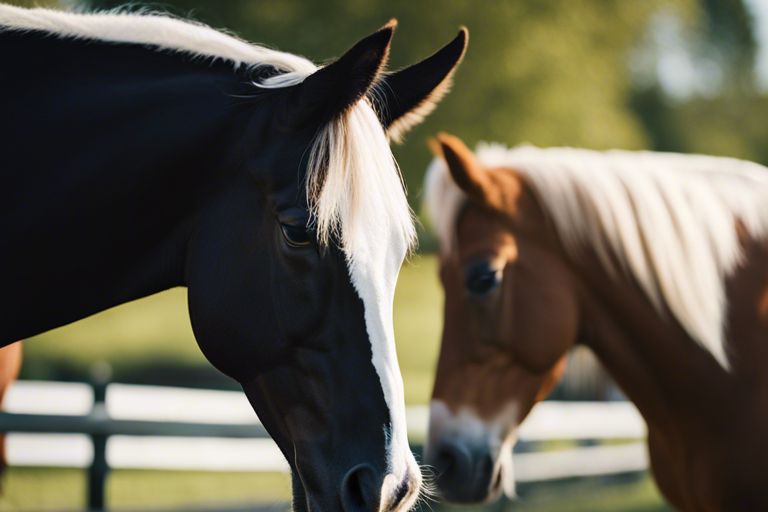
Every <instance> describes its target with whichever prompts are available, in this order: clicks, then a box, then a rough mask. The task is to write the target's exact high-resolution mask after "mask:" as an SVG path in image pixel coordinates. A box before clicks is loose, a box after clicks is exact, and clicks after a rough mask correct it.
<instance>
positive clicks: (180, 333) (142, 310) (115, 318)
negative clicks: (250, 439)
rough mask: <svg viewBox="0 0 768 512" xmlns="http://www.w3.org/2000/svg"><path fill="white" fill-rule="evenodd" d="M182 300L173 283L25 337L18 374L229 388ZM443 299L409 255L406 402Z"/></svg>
mask: <svg viewBox="0 0 768 512" xmlns="http://www.w3.org/2000/svg"><path fill="white" fill-rule="evenodd" d="M186 300H187V299H186V289H182V288H176V289H173V290H169V291H167V292H164V293H160V294H157V295H154V296H152V297H148V298H146V299H142V300H139V301H135V302H132V303H130V304H125V305H123V306H120V307H117V308H114V309H111V310H109V311H106V312H104V313H101V314H98V315H95V316H92V317H90V318H87V319H85V320H82V321H80V322H76V323H73V324H70V325H68V326H65V327H62V328H59V329H56V330H53V331H49V332H47V333H45V334H41V335H40V336H36V337H34V338H31V339H29V340H27V341H26V342H25V344H24V345H25V351H26V353H25V361H24V369H23V372H22V377H23V378H37V379H40V378H43V379H67V380H81V379H83V378H85V377H86V376H87V373H88V367H89V365H90V364H91V363H93V362H94V361H96V360H105V361H109V362H110V363H111V364H112V366H113V368H114V370H115V379H116V380H119V381H127V382H142V383H157V384H174V383H175V384H178V383H181V384H195V383H202V385H203V386H218V385H223V386H226V385H227V384H229V385H234V384H233V383H231V382H229V381H228V380H227V379H226V378H225V377H223V376H221V375H220V374H218V372H216V370H214V369H213V368H212V367H211V366H210V365H209V364H208V362H207V361H206V360H205V358H204V357H203V355H202V353H201V352H200V350H199V348H198V347H197V343H196V342H195V340H194V337H193V335H192V328H191V327H190V324H189V316H188V314H187V303H186ZM441 304H442V299H441V295H440V289H439V283H438V281H437V269H436V261H435V258H434V257H431V256H414V258H413V259H412V260H411V261H410V262H409V263H408V264H407V265H406V266H405V267H404V268H403V271H402V273H401V278H400V280H399V283H398V289H397V297H396V300H395V332H396V337H397V344H398V353H399V356H400V364H401V367H402V370H403V377H404V379H405V389H406V400H407V401H408V402H409V403H424V402H426V401H427V400H428V397H429V393H430V389H431V378H432V373H433V371H434V365H435V362H436V354H437V347H438V343H439V336H440V322H441V316H442V313H441ZM176 376H178V377H176Z"/></svg>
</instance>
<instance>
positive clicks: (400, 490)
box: [389, 475, 411, 510]
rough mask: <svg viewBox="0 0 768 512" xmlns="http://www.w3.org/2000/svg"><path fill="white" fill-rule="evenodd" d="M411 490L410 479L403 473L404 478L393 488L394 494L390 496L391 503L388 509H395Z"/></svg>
mask: <svg viewBox="0 0 768 512" xmlns="http://www.w3.org/2000/svg"><path fill="white" fill-rule="evenodd" d="M410 490H411V479H410V477H409V476H408V475H405V478H403V480H402V481H401V482H400V484H399V485H398V486H397V488H396V489H395V495H394V496H393V497H392V503H390V505H389V509H390V510H395V509H396V508H397V507H398V505H400V503H402V501H403V500H404V499H405V497H406V496H408V494H409V493H410Z"/></svg>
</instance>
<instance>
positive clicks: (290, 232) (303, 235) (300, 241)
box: [280, 224, 312, 247]
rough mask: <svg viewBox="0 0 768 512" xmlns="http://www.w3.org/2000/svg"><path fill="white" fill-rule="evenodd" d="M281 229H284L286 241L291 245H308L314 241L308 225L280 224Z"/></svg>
mask: <svg viewBox="0 0 768 512" xmlns="http://www.w3.org/2000/svg"><path fill="white" fill-rule="evenodd" d="M280 229H282V231H283V237H284V238H285V241H286V243H287V244H288V245H290V246H291V247H306V246H308V245H309V244H310V243H311V242H312V239H311V238H310V234H309V232H308V231H307V228H306V226H301V225H297V224H280Z"/></svg>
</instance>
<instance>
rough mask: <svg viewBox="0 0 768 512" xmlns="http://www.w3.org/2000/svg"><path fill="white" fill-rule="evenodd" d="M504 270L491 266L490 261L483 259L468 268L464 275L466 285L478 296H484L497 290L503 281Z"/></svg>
mask: <svg viewBox="0 0 768 512" xmlns="http://www.w3.org/2000/svg"><path fill="white" fill-rule="evenodd" d="M501 276H502V272H501V270H500V269H497V268H494V267H493V266H491V264H490V262H487V261H482V262H480V263H476V264H474V265H472V266H471V267H469V269H467V272H466V274H465V276H464V287H465V288H466V289H467V291H468V292H469V293H470V295H474V296H476V297H482V296H484V295H487V294H489V293H490V292H491V291H493V290H495V289H496V287H497V286H499V284H500V283H501Z"/></svg>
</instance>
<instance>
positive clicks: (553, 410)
mask: <svg viewBox="0 0 768 512" xmlns="http://www.w3.org/2000/svg"><path fill="white" fill-rule="evenodd" d="M37 384H43V383H37ZM37 384H35V383H28V384H26V385H27V386H28V387H30V388H32V389H31V391H30V392H28V393H22V394H23V395H24V396H23V397H20V398H19V399H17V400H16V401H14V400H13V399H12V400H9V402H10V403H9V405H10V406H11V407H10V408H11V410H14V409H15V410H16V411H17V412H6V413H0V432H10V433H32V434H53V433H56V434H84V435H87V436H89V437H90V440H91V443H92V446H93V458H92V461H91V463H90V464H89V465H86V469H87V472H88V478H87V491H88V500H87V504H88V507H89V510H94V511H99V510H105V509H106V496H105V488H106V487H105V486H106V479H107V476H108V474H109V471H110V469H111V465H110V463H109V460H108V456H107V442H108V440H109V438H110V437H112V436H131V437H147V436H149V437H168V436H172V437H174V438H186V437H191V438H192V437H194V438H225V439H243V440H251V439H267V438H268V437H269V436H268V434H267V432H266V430H265V429H264V427H263V426H262V425H261V424H259V423H256V422H253V421H252V419H251V418H252V416H253V413H252V412H250V411H247V410H245V411H241V412H242V413H243V415H241V416H240V417H238V418H237V420H236V421H232V422H229V423H205V422H201V421H176V420H170V419H169V418H166V417H163V418H161V419H146V416H149V415H148V414H146V412H145V411H144V409H152V406H151V404H150V402H151V401H152V399H151V398H152V397H153V396H155V395H163V394H169V393H171V394H170V395H168V396H166V403H169V402H168V400H167V399H168V398H170V397H171V396H177V395H173V394H172V393H179V395H178V396H182V397H186V398H184V400H187V401H192V402H193V403H196V402H199V403H203V402H205V405H204V406H203V408H207V409H212V408H215V407H217V406H216V404H217V403H220V402H224V403H225V404H226V409H227V411H230V410H231V409H233V408H234V409H236V408H237V407H232V405H233V403H232V402H230V401H228V398H231V397H230V396H229V395H227V394H226V393H224V394H222V393H221V392H219V395H217V396H207V397H206V396H203V395H205V394H206V393H208V394H211V393H216V392H211V391H204V390H179V391H178V392H175V391H169V390H166V389H160V388H154V389H145V387H141V386H126V385H117V384H115V385H112V384H108V382H107V379H106V378H100V379H99V378H96V379H94V381H93V382H91V384H90V387H91V390H92V397H93V400H92V401H91V405H90V410H86V411H80V413H78V414H72V413H71V411H70V413H69V414H45V413H39V412H40V410H41V409H43V408H42V407H34V405H35V404H31V403H30V402H34V401H36V400H35V399H33V398H32V397H33V396H35V395H34V391H35V390H36V389H42V388H44V389H48V390H50V389H54V390H56V389H57V388H56V384H51V383H44V384H43V385H42V386H39V385H37ZM18 386H19V388H18V389H17V391H22V390H23V388H24V386H25V383H24V382H22V383H19V384H18ZM68 386H73V385H71V384H70V385H68ZM62 387H67V385H64V386H62ZM108 387H109V390H110V392H117V393H116V394H117V396H118V397H119V398H121V400H120V401H118V402H117V403H131V402H133V405H132V408H133V409H132V411H133V414H134V415H136V414H138V415H143V416H145V417H142V418H140V419H133V418H126V417H115V414H111V413H110V411H111V409H112V408H113V407H110V408H108V405H110V406H112V405H114V404H113V401H112V399H110V401H109V402H110V403H109V404H108V403H107V395H108V393H107V391H108ZM12 391H13V388H12ZM80 391H82V389H80ZM198 395H200V397H198ZM64 396H72V395H71V394H70V395H66V393H64V394H62V393H59V394H58V396H57V397H56V399H55V401H54V402H55V404H54V403H52V404H48V405H62V403H63V402H66V401H67V400H65V399H64V398H63V397H64ZM132 396H133V398H132ZM10 398H13V393H11V394H10ZM206 400H207V402H206ZM75 401H77V400H75ZM81 401H82V400H81ZM176 401H178V400H176ZM14 402H15V403H14ZM20 402H23V403H20ZM81 405H82V404H81ZM155 405H156V406H157V404H155ZM24 406H26V407H24ZM30 406H32V407H30ZM56 408H60V407H56ZM81 408H82V407H81ZM155 408H157V409H159V408H158V407H155ZM30 409H32V410H34V412H28V411H29V410H30ZM117 409H119V407H118V408H117ZM165 409H168V407H165ZM25 410H26V411H27V412H25ZM129 412H130V411H129ZM408 412H409V414H408V416H409V417H408V422H409V436H410V437H411V438H412V441H413V444H414V448H415V449H416V451H419V450H420V446H419V444H420V443H421V442H422V441H423V439H424V436H425V432H426V421H427V418H426V416H427V411H426V408H423V407H421V408H409V411H408ZM124 414H125V413H123V414H122V415H124ZM213 416H214V417H213V418H212V419H213V420H216V416H223V415H216V414H214V415H213ZM244 418H249V419H248V420H244ZM225 419H226V418H225ZM238 420H242V421H241V422H237V421H238ZM644 432H645V426H644V424H643V422H642V420H641V419H640V416H639V415H638V414H637V411H636V410H635V409H634V408H633V407H632V406H631V405H630V404H627V403H614V404H606V403H544V404H541V405H540V406H538V407H537V408H536V409H535V410H534V412H533V413H532V415H531V417H530V418H529V420H528V421H527V422H526V424H525V425H524V427H523V428H522V429H521V432H520V439H521V441H522V446H523V451H524V452H529V453H518V454H516V456H515V457H516V459H515V467H516V474H517V480H518V481H520V482H531V481H542V480H552V479H561V478H569V477H573V476H587V475H598V474H600V475H604V474H613V473H626V472H634V471H641V470H643V469H645V468H646V467H647V460H646V457H645V449H644V447H643V446H642V445H641V444H640V443H630V444H622V445H617V446H581V447H571V448H568V449H565V450H558V451H556V452H544V453H539V452H537V451H534V450H535V448H536V445H537V444H539V443H540V442H541V441H547V440H571V441H578V442H580V443H581V444H584V442H588V443H589V444H594V442H596V441H600V440H607V439H619V438H620V439H637V438H639V437H642V436H644ZM12 462H13V460H12Z"/></svg>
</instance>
